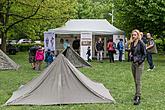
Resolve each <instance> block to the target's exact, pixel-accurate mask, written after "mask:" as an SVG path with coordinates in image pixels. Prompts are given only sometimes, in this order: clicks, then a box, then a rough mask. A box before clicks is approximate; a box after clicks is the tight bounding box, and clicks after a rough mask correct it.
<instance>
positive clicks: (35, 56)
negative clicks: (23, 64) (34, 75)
mask: <svg viewBox="0 0 165 110" xmlns="http://www.w3.org/2000/svg"><path fill="white" fill-rule="evenodd" d="M54 59H55V56H54V52H52V51H51V50H50V49H48V50H47V51H46V52H45V50H44V48H43V47H41V46H33V47H31V48H30V49H29V63H31V66H32V69H34V70H37V71H40V70H41V65H42V63H43V61H45V62H46V67H48V66H49V65H50V64H51V63H52V62H53V60H54Z"/></svg>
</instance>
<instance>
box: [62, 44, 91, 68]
mask: <svg viewBox="0 0 165 110" xmlns="http://www.w3.org/2000/svg"><path fill="white" fill-rule="evenodd" d="M62 54H63V55H64V56H65V57H66V58H67V59H68V60H69V61H70V62H71V63H72V64H73V65H74V66H75V67H76V68H80V67H87V66H91V65H90V64H89V63H88V62H87V61H85V60H84V59H83V58H81V57H80V55H79V54H78V53H77V52H76V51H75V50H74V49H72V48H71V47H67V48H66V49H65V50H64V51H63V52H62Z"/></svg>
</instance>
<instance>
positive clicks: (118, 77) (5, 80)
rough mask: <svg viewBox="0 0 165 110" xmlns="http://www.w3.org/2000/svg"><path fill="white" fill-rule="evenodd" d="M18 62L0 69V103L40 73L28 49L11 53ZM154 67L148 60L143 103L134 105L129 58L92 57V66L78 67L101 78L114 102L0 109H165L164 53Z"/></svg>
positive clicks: (95, 79)
mask: <svg viewBox="0 0 165 110" xmlns="http://www.w3.org/2000/svg"><path fill="white" fill-rule="evenodd" d="M10 57H11V58H12V59H13V60H14V61H15V62H16V63H18V64H20V65H21V68H20V69H19V70H18V71H14V70H8V71H0V105H2V104H4V103H5V102H6V101H7V100H8V99H9V98H10V97H11V95H12V92H13V91H15V90H17V89H18V87H19V86H20V85H21V84H26V83H27V82H28V81H30V80H31V79H32V78H34V77H37V76H38V75H39V74H40V73H39V72H36V71H34V70H32V69H31V66H30V64H29V63H28V56H27V53H22V52H20V53H18V54H17V55H16V56H10ZM154 63H155V66H156V68H155V70H154V71H152V72H147V71H146V70H147V66H148V64H147V63H145V69H144V72H143V77H142V86H143V87H142V103H141V104H140V105H139V106H134V105H133V103H132V98H133V95H134V82H133V77H132V74H131V70H130V62H126V61H125V62H116V63H114V64H110V63H109V62H108V60H107V61H104V63H98V62H96V61H93V62H92V63H91V64H92V68H81V69H80V71H81V72H82V73H84V74H86V76H88V77H89V78H90V79H92V80H94V81H97V82H101V83H103V84H104V85H105V87H106V88H108V89H109V90H110V91H111V95H112V96H113V98H114V99H115V100H116V102H117V103H116V104H77V105H61V106H59V105H54V106H5V107H0V110H165V56H161V55H155V56H154Z"/></svg>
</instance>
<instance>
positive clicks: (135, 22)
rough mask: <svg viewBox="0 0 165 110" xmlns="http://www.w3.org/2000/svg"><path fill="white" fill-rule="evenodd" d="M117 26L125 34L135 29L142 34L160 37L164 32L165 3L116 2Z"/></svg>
mask: <svg viewBox="0 0 165 110" xmlns="http://www.w3.org/2000/svg"><path fill="white" fill-rule="evenodd" d="M115 9H116V10H118V12H117V15H116V19H118V21H117V23H116V24H117V26H119V27H121V29H123V30H125V31H126V32H127V33H129V32H131V30H133V29H135V28H137V29H139V30H140V31H143V32H151V33H152V34H156V35H162V34H164V30H165V2H164V1H163V0H156V1H154V0H118V1H116V4H115Z"/></svg>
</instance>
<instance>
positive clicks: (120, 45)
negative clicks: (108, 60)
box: [117, 39, 124, 62]
mask: <svg viewBox="0 0 165 110" xmlns="http://www.w3.org/2000/svg"><path fill="white" fill-rule="evenodd" d="M117 49H118V50H119V61H120V62H121V61H122V56H123V49H124V44H123V39H120V41H119V42H118V44H117Z"/></svg>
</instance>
